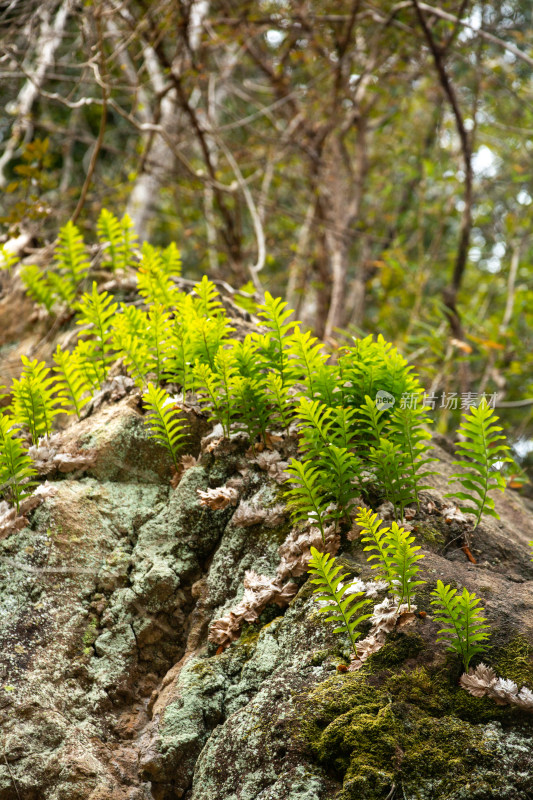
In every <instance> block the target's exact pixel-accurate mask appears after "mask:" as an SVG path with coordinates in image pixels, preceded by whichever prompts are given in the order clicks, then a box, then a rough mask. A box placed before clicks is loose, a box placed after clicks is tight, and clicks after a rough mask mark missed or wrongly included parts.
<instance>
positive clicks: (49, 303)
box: [20, 264, 56, 313]
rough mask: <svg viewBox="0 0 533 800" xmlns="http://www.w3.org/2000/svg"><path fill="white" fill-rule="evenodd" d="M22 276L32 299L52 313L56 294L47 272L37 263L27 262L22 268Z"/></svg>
mask: <svg viewBox="0 0 533 800" xmlns="http://www.w3.org/2000/svg"><path fill="white" fill-rule="evenodd" d="M20 278H21V280H22V283H23V284H24V286H25V287H26V291H27V292H28V294H29V296H30V297H31V299H32V300H33V301H34V302H35V303H37V304H38V305H40V306H44V307H45V308H46V310H47V311H48V313H50V312H51V310H52V308H53V305H54V303H55V299H56V296H55V294H54V290H53V287H52V285H51V284H50V281H49V280H48V279H47V277H46V274H45V273H44V272H43V271H42V270H40V269H39V267H37V266H36V265H35V264H27V265H25V266H23V267H22V268H21V270H20Z"/></svg>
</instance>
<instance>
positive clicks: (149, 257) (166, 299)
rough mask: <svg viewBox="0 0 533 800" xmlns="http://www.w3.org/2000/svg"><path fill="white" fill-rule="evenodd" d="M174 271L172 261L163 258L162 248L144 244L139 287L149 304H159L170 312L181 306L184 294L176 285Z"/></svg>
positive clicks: (138, 281)
mask: <svg viewBox="0 0 533 800" xmlns="http://www.w3.org/2000/svg"><path fill="white" fill-rule="evenodd" d="M173 269H174V268H173V266H172V262H171V260H170V259H169V258H166V259H165V258H164V257H163V254H162V252H161V249H160V248H158V247H153V246H152V245H150V244H148V242H144V243H143V246H142V249H141V261H140V263H139V267H138V270H137V286H138V289H139V294H140V295H141V297H143V298H144V300H145V301H146V302H147V303H158V304H159V305H162V306H164V308H166V309H168V310H172V309H174V308H177V307H178V306H179V304H180V302H181V299H182V296H183V294H184V293H183V292H181V291H180V290H179V289H178V287H177V286H176V284H175V283H174V280H173V274H174V272H173Z"/></svg>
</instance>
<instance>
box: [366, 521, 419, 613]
mask: <svg viewBox="0 0 533 800" xmlns="http://www.w3.org/2000/svg"><path fill="white" fill-rule="evenodd" d="M355 521H356V523H357V524H358V525H360V526H361V528H362V529H363V531H362V535H361V541H363V542H366V543H367V546H366V547H365V548H364V552H368V553H370V555H369V556H367V560H368V561H369V562H370V561H375V562H376V563H375V564H372V569H379V572H380V577H383V578H384V579H385V580H386V581H387V583H388V584H389V589H390V591H391V592H392V594H394V595H395V596H396V597H397V600H398V608H399V607H400V605H401V604H402V603H405V602H406V603H407V605H408V607H409V608H410V607H411V601H412V599H413V596H414V593H415V590H416V587H417V586H420V585H421V584H423V583H425V581H420V580H418V579H417V575H418V572H419V569H420V568H419V566H418V563H417V562H419V561H420V560H421V559H422V558H423V557H424V556H423V555H422V554H421V553H420V552H419V551H420V547H418V545H415V544H414V541H415V537H414V536H413V535H412V534H411V533H410V532H409V531H406V530H405V529H404V528H401V527H400V526H399V525H398V524H397V523H396V522H393V523H392V525H391V527H388V526H384V525H383V521H382V520H381V519H379V518H378V515H377V514H372V512H371V511H369V510H368V509H363V508H359V513H358V515H357V517H356V519H355Z"/></svg>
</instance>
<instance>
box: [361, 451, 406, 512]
mask: <svg viewBox="0 0 533 800" xmlns="http://www.w3.org/2000/svg"><path fill="white" fill-rule="evenodd" d="M369 458H370V461H371V462H372V463H373V464H374V465H375V472H376V478H377V481H378V485H379V488H380V490H381V493H382V494H383V497H384V498H385V499H386V500H389V501H390V502H391V503H392V505H393V506H394V515H395V516H396V510H397V509H398V510H399V512H400V519H403V511H404V508H405V506H406V505H408V504H409V503H412V502H414V500H415V489H414V487H413V485H412V483H411V480H410V472H409V469H408V464H407V457H406V454H405V452H404V450H403V448H402V446H401V445H399V444H394V443H393V442H392V441H391V440H390V439H383V438H382V439H380V440H379V447H371V448H370V454H369Z"/></svg>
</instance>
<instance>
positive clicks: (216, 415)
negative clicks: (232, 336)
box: [194, 350, 236, 436]
mask: <svg viewBox="0 0 533 800" xmlns="http://www.w3.org/2000/svg"><path fill="white" fill-rule="evenodd" d="M215 365H216V369H217V371H216V372H213V370H212V369H211V368H210V367H209V366H208V365H207V364H201V363H200V362H197V363H196V365H195V367H194V377H195V383H196V386H197V393H198V395H199V396H200V398H205V399H206V400H207V401H208V404H209V406H210V410H211V416H210V419H211V420H215V421H216V422H220V424H221V425H222V429H223V431H224V435H225V436H229V434H230V427H231V417H232V412H233V402H232V397H231V391H232V382H233V380H234V378H235V376H236V369H235V365H234V360H233V357H232V353H231V352H230V351H227V350H219V352H218V353H217V356H216V359H215Z"/></svg>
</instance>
